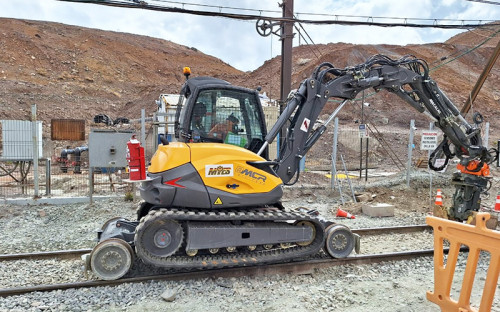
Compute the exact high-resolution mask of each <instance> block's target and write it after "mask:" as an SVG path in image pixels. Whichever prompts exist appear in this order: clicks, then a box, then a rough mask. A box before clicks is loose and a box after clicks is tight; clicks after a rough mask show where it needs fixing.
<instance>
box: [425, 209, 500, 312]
mask: <svg viewBox="0 0 500 312" xmlns="http://www.w3.org/2000/svg"><path fill="white" fill-rule="evenodd" d="M489 219H490V215H489V214H488V213H478V214H477V216H476V225H475V226H473V225H469V224H463V223H459V222H455V221H450V220H445V219H441V218H437V217H427V218H426V223H427V224H428V225H430V226H432V227H433V229H434V292H431V291H428V292H427V300H429V301H431V302H434V303H435V304H437V305H439V306H440V307H441V311H445V312H447V311H454V312H467V311H479V312H482V311H484V312H486V311H491V306H492V304H493V298H494V296H495V290H496V287H497V283H498V275H499V272H500V232H498V231H494V230H490V229H488V228H486V221H488V220H489ZM444 240H447V241H448V242H449V243H450V249H449V253H448V258H447V261H446V264H445V262H444V256H443V241H444ZM461 246H466V247H468V248H469V254H468V257H467V264H466V267H465V272H464V275H463V281H462V287H461V290H460V296H459V299H458V301H455V300H453V299H452V298H451V297H450V291H451V287H452V283H453V276H454V274H455V267H456V264H457V258H458V254H459V252H460V247H461ZM481 250H484V251H487V252H489V253H490V264H489V268H488V272H487V275H486V281H485V282H484V288H483V293H482V296H481V303H480V307H479V310H477V309H476V308H474V307H472V306H471V303H470V298H471V292H472V286H473V284H474V277H475V275H476V268H477V263H478V260H479V253H480V251H481Z"/></svg>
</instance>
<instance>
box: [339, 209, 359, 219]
mask: <svg viewBox="0 0 500 312" xmlns="http://www.w3.org/2000/svg"><path fill="white" fill-rule="evenodd" d="M337 217H341V218H347V219H356V217H355V216H353V215H352V214H350V213H348V212H347V211H344V210H342V209H340V208H339V209H337Z"/></svg>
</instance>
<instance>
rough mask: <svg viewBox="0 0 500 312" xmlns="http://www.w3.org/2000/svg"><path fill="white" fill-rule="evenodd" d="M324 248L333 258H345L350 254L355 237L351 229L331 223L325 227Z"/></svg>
mask: <svg viewBox="0 0 500 312" xmlns="http://www.w3.org/2000/svg"><path fill="white" fill-rule="evenodd" d="M325 232H326V242H325V245H326V250H327V251H328V254H330V256H332V257H333V258H345V257H347V256H348V255H349V254H351V252H352V250H353V249H354V246H355V245H356V239H355V238H354V234H352V232H351V230H349V228H347V227H346V226H343V225H341V224H332V225H330V226H329V227H327V228H326V230H325Z"/></svg>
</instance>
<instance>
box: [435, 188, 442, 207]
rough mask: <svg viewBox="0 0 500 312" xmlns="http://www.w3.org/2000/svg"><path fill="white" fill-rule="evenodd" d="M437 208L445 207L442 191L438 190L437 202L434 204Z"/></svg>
mask: <svg viewBox="0 0 500 312" xmlns="http://www.w3.org/2000/svg"><path fill="white" fill-rule="evenodd" d="M434 204H435V205H437V206H443V196H441V189H438V190H437V194H436V201H435V202H434Z"/></svg>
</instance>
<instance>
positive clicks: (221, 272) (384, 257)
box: [0, 248, 467, 297]
mask: <svg viewBox="0 0 500 312" xmlns="http://www.w3.org/2000/svg"><path fill="white" fill-rule="evenodd" d="M461 250H462V251H466V250H467V249H466V248H462V249H461ZM448 251H449V249H448V248H445V249H444V252H445V253H448ZM433 255H434V249H425V250H414V251H403V252H394V253H384V254H372V255H356V256H351V257H347V258H344V259H330V258H329V259H314V260H308V261H302V262H289V263H278V264H271V265H262V266H249V267H237V268H223V269H210V270H202V271H193V272H187V273H171V274H161V275H147V276H138V277H130V278H123V279H118V280H112V281H101V280H93V281H84V282H74V283H62V284H52V285H37V286H27V287H15V288H6V289H0V297H8V296H14V295H23V294H28V293H32V292H36V291H40V292H45V291H53V290H65V289H70V288H73V289H76V288H90V287H102V286H114V285H120V284H125V283H140V282H145V281H151V280H156V281H182V280H193V279H203V278H218V277H222V278H230V277H242V276H252V277H255V276H264V275H276V274H290V273H292V274H310V273H312V272H313V271H314V269H320V268H327V267H331V266H339V265H346V264H358V265H359V264H374V263H379V262H385V261H402V260H409V259H414V258H419V257H431V256H433Z"/></svg>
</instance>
